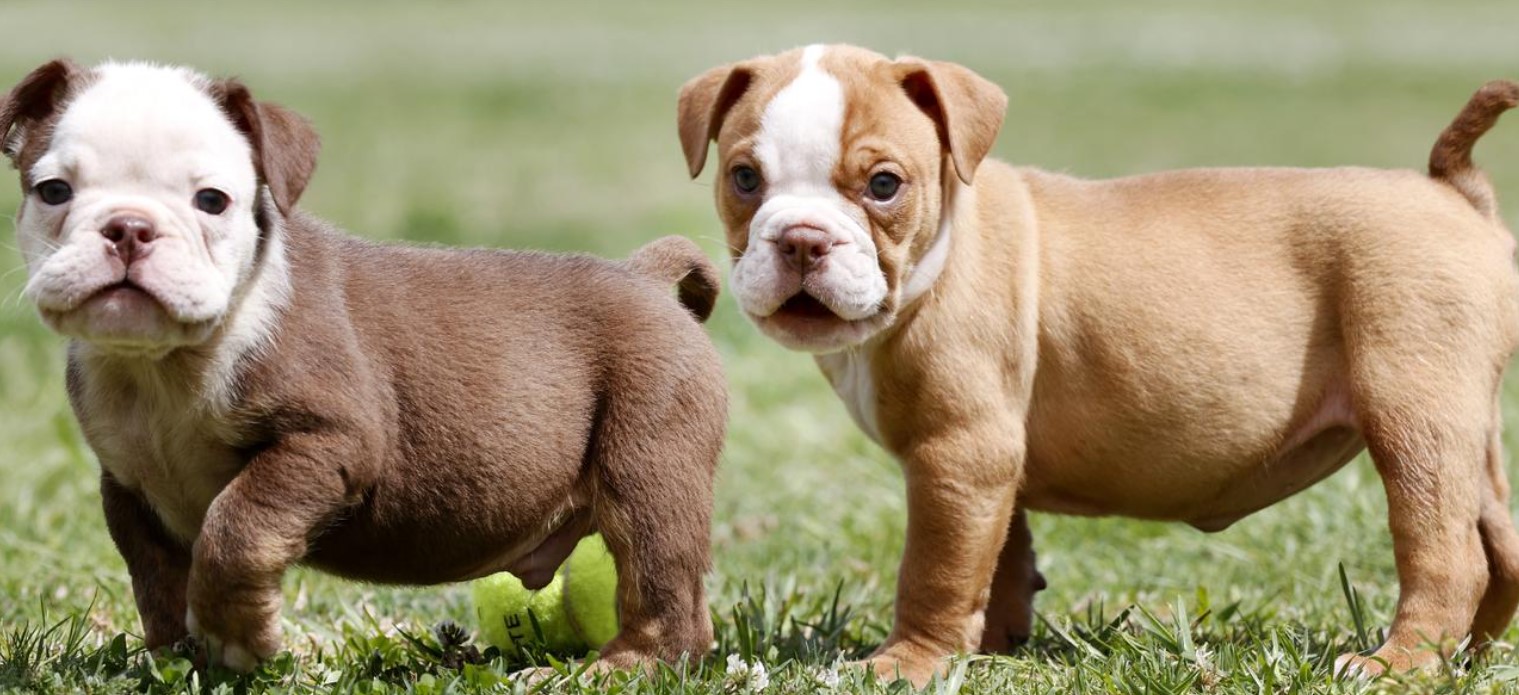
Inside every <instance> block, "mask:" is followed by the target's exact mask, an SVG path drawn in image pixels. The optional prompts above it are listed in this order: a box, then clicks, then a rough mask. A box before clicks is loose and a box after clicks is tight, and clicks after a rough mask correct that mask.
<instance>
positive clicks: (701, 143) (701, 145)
mask: <svg viewBox="0 0 1519 695" xmlns="http://www.w3.org/2000/svg"><path fill="white" fill-rule="evenodd" d="M753 79H754V72H753V70H751V69H750V67H749V66H748V65H746V64H743V63H734V64H730V65H720V66H718V67H715V68H712V69H711V70H708V71H706V72H704V73H702V74H700V75H697V76H696V77H694V78H692V79H691V81H690V82H687V83H686V84H685V86H683V87H681V88H680V103H679V107H678V109H677V115H676V120H677V123H678V125H679V127H680V147H681V149H683V150H685V152H686V166H687V168H688V169H689V170H690V172H691V178H693V179H694V178H696V176H697V175H698V174H700V173H701V170H702V167H704V166H706V164H707V144H708V143H710V142H712V141H713V140H716V139H717V134H718V132H720V131H721V130H722V128H723V119H724V118H727V116H728V110H729V109H731V108H733V104H734V103H736V102H737V101H738V98H739V97H741V96H743V95H744V90H747V89H748V88H749V82H750V81H751V80H753Z"/></svg>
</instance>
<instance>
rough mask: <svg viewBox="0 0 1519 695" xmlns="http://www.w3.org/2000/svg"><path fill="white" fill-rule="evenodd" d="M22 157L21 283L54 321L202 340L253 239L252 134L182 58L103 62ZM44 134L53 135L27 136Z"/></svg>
mask: <svg viewBox="0 0 1519 695" xmlns="http://www.w3.org/2000/svg"><path fill="white" fill-rule="evenodd" d="M79 81H80V82H81V84H80V85H78V87H77V88H76V89H77V91H76V92H75V94H74V96H73V97H72V99H70V100H68V101H67V102H66V103H64V104H62V105H61V108H62V111H61V112H60V113H59V114H58V115H57V118H56V122H55V123H53V125H52V129H51V132H46V131H45V129H43V128H38V127H34V128H29V129H27V130H26V131H25V132H24V133H23V134H22V136H21V137H22V139H23V141H22V142H20V143H13V149H16V150H20V151H22V152H25V151H27V149H28V147H30V148H31V149H32V151H34V152H35V155H34V156H32V157H26V156H22V157H21V158H20V159H19V161H18V164H19V165H20V166H22V167H23V171H21V176H22V182H23V188H24V189H25V193H26V197H25V200H24V202H23V203H22V206H21V209H20V212H19V213H18V216H17V235H18V238H19V242H20V248H21V251H22V254H23V256H24V257H25V260H26V265H27V270H28V274H29V279H28V282H27V285H26V290H25V294H26V296H27V297H28V298H29V299H30V300H31V301H33V302H34V303H35V304H36V305H37V308H38V310H39V311H40V312H41V314H42V316H43V318H44V320H45V321H46V322H47V323H48V325H49V326H51V327H52V328H53V329H54V330H56V331H58V332H59V333H61V334H63V335H65V336H68V337H70V338H75V339H78V340H81V341H85V342H87V343H90V344H92V345H94V346H96V347H98V348H100V349H102V350H106V351H110V352H122V353H134V354H147V355H154V354H162V353H164V352H166V351H168V350H171V349H173V348H175V347H178V346H183V345H191V344H197V343H199V342H202V341H204V340H205V339H206V338H207V337H208V336H209V335H210V333H211V332H212V330H213V329H214V328H215V327H216V326H217V325H218V324H219V323H220V322H221V320H222V319H223V317H224V316H225V315H226V314H227V312H228V310H229V306H231V304H232V303H233V300H234V293H235V292H236V291H237V288H238V287H239V285H240V284H241V282H242V280H243V279H244V278H245V277H246V276H247V275H248V273H249V272H250V270H251V268H252V266H253V263H254V257H255V253H256V250H257V247H258V239H259V229H258V225H257V223H256V222H255V217H254V201H255V198H256V193H257V190H258V183H257V179H256V175H255V171H254V166H253V152H252V150H251V147H250V145H249V143H248V140H247V139H246V138H245V136H244V135H243V134H242V133H241V132H239V130H238V129H237V128H236V127H234V125H233V124H232V121H231V120H230V119H229V117H228V116H227V115H226V114H225V113H224V112H223V111H222V109H221V107H220V106H219V105H218V104H217V102H216V101H215V100H214V99H213V98H212V96H211V95H210V93H209V91H208V90H209V89H210V86H211V82H210V80H208V79H207V78H206V77H204V76H202V75H200V74H197V73H195V72H192V71H190V70H187V69H184V68H169V67H159V66H152V65H144V64H106V65H102V66H100V67H98V68H95V69H94V70H92V71H90V72H89V73H88V74H87V76H86V77H85V78H84V79H82V80H79ZM31 138H47V141H46V143H45V145H43V144H41V143H38V142H28V141H29V140H30V139H31Z"/></svg>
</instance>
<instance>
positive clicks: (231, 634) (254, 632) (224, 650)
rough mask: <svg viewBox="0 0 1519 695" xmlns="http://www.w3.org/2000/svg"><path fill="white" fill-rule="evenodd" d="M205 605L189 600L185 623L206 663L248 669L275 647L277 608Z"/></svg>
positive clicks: (240, 671)
mask: <svg viewBox="0 0 1519 695" xmlns="http://www.w3.org/2000/svg"><path fill="white" fill-rule="evenodd" d="M207 608H208V607H207V606H205V605H201V604H200V602H197V601H193V600H192V601H191V605H190V608H189V610H188V611H186V614H185V627H187V628H188V629H189V631H190V635H191V636H192V637H194V638H195V639H196V640H198V641H199V642H200V644H201V645H203V646H204V647H205V650H206V657H207V661H208V663H209V664H220V665H223V666H226V667H227V668H230V669H232V670H234V671H237V672H238V673H248V672H249V671H252V670H253V669H255V668H257V667H258V665H259V663H261V662H262V661H263V660H265V659H267V658H269V657H271V656H274V654H275V653H276V652H278V651H279V649H280V625H279V614H278V612H274V613H267V612H262V611H239V610H236V607H235V606H232V605H228V604H223V605H220V606H215V607H210V608H211V609H210V610H206V609H207ZM198 609H199V610H201V611H205V612H203V613H198V612H197V610H198Z"/></svg>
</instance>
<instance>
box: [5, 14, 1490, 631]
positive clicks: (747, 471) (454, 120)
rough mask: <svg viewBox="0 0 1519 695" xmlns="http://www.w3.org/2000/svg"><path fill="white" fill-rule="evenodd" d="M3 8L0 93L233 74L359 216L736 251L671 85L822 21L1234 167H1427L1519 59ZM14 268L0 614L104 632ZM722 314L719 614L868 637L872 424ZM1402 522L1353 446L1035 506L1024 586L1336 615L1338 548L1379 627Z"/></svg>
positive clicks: (610, 24)
mask: <svg viewBox="0 0 1519 695" xmlns="http://www.w3.org/2000/svg"><path fill="white" fill-rule="evenodd" d="M0 30H3V33H4V35H5V37H6V38H5V40H4V41H0V85H9V84H13V83H14V82H15V81H16V80H18V79H20V77H21V76H22V75H24V74H25V73H26V72H27V71H28V70H30V69H31V68H32V67H34V66H35V65H37V64H39V63H41V62H42V61H44V60H46V59H48V58H51V57H54V56H58V55H68V56H72V57H73V58H75V59H76V60H78V61H80V62H83V63H93V62H95V61H99V60H102V59H106V58H116V59H145V60H153V61H163V62H173V63H187V64H190V65H193V66H196V67H198V68H200V69H202V70H204V71H206V72H209V73H212V74H216V75H237V76H240V77H242V78H243V79H244V81H245V82H247V84H249V85H250V86H251V88H252V89H253V92H254V94H255V95H256V96H258V97H260V98H263V99H268V100H273V101H277V102H280V103H283V104H285V105H287V106H290V107H293V108H294V109H296V110H298V111H300V112H301V113H303V114H305V115H306V116H308V117H309V118H310V119H311V120H312V121H314V123H315V124H316V127H317V129H318V130H319V131H320V133H321V135H322V138H323V142H324V150H323V154H322V158H321V163H320V165H319V167H318V171H317V175H316V178H315V180H314V182H313V183H312V185H311V187H310V188H309V189H308V191H307V193H306V196H305V198H304V200H303V206H304V207H305V208H306V209H308V210H310V211H312V212H314V213H316V214H318V215H320V216H322V217H325V218H327V219H330V220H332V221H334V222H335V223H337V224H338V225H340V226H342V227H344V228H346V229H348V230H351V231H352V232H353V233H355V234H359V235H363V236H368V237H375V238H382V239H397V240H402V239H404V240H413V241H424V242H441V243H446V244H459V245H480V246H499V247H516V248H543V249H560V250H571V249H573V250H584V251H591V252H596V253H600V254H605V255H609V256H620V255H623V254H625V253H626V252H628V251H630V250H631V249H633V248H635V247H637V246H638V245H640V244H642V243H644V242H646V241H648V240H650V239H653V238H655V237H657V236H660V235H664V234H684V235H687V236H690V237H692V238H694V239H696V240H698V241H699V243H701V244H702V246H703V247H704V248H705V249H706V250H707V251H708V252H709V253H710V254H711V255H712V256H713V257H714V258H719V257H720V254H721V250H722V242H721V236H722V233H721V230H720V228H719V227H718V225H717V222H716V218H715V215H714V213H713V211H712V209H711V187H710V176H711V173H710V171H709V172H708V173H707V174H706V175H704V176H703V177H702V178H701V179H700V180H698V181H695V182H692V181H690V180H688V178H687V176H686V173H685V167H684V163H683V160H682V157H681V155H680V151H679V146H678V144H677V142H676V139H675V124H674V113H675V94H676V90H677V89H678V88H679V87H680V85H681V84H682V83H683V82H684V81H685V80H686V79H688V78H690V77H692V76H694V75H695V74H697V73H698V72H700V71H702V70H704V69H706V68H708V67H711V66H712V65H715V64H718V63H722V62H728V61H733V60H739V59H742V58H746V57H749V56H751V55H754V54H758V53H773V52H778V51H781V50H785V49H787V48H791V47H793V46H797V45H802V44H806V43H812V42H819V41H825V42H852V43H859V44H862V45H865V46H868V47H871V48H874V49H876V50H879V51H881V52H883V53H887V54H889V55H891V54H899V53H906V54H915V55H921V56H925V57H932V58H936V59H943V60H951V61H956V62H960V63H963V64H965V65H966V66H968V67H970V68H972V69H974V70H976V71H977V72H979V73H981V74H982V75H984V76H986V77H988V78H990V79H991V80H993V81H995V82H996V83H998V84H1000V85H1001V86H1002V87H1003V88H1004V89H1005V90H1006V91H1007V93H1008V95H1009V113H1008V116H1007V119H1006V125H1005V126H1004V129H1003V132H1002V134H1001V137H1000V139H999V140H998V142H997V146H996V149H995V155H996V156H999V157H1002V158H1004V159H1008V160H1011V161H1014V162H1018V163H1022V164H1031V165H1037V166H1041V167H1046V168H1049V169H1054V170H1059V171H1064V172H1068V173H1072V174H1076V175H1082V176H1115V175H1123V174H1129V173H1139V172H1146V171H1151V170H1155V169H1162V168H1172V167H1186V166H1200V165H1229V164H1251V165H1302V166H1322V165H1338V164H1361V165H1371V166H1385V167H1412V168H1422V167H1423V164H1424V162H1425V157H1426V156H1427V153H1428V149H1429V147H1430V145H1431V144H1432V143H1433V142H1434V138H1435V136H1436V135H1437V134H1438V133H1439V132H1440V130H1441V129H1442V128H1443V127H1444V126H1445V124H1446V123H1447V122H1448V121H1449V119H1450V118H1451V117H1452V116H1453V115H1454V114H1455V113H1456V111H1457V110H1458V109H1459V108H1460V107H1461V105H1462V104H1463V103H1464V102H1465V100H1466V98H1467V97H1468V96H1469V95H1470V94H1471V92H1472V91H1473V90H1474V89H1476V87H1477V86H1479V85H1480V84H1481V83H1482V82H1484V81H1485V80H1488V79H1491V78H1494V77H1500V76H1507V77H1511V78H1519V41H1516V40H1515V36H1516V34H1519V3H1515V2H1513V0H1461V1H1460V2H1441V3H1430V2H1414V1H1410V0H1391V1H1385V0H1384V1H1371V0H1356V1H1354V2H1323V1H1307V0H1291V1H1287V2H1270V3H1265V2H1261V3H1218V2H1207V1H1205V0H1166V1H1161V2H1147V3H1129V2H1093V1H1085V0H1078V1H1066V2H1054V1H1045V2H1025V3H1016V4H1015V3H1008V2H980V3H953V4H951V3H925V2H903V1H897V0H881V1H877V2H871V3H818V2H799V1H794V0H785V1H781V2H766V3H730V2H693V1H690V0H660V1H658V2H630V3H591V2H583V1H560V2H552V3H530V2H508V3H498V2H478V1H449V2H436V3H407V2H389V1H385V2H360V1H351V2H324V3H316V2H293V1H284V0H281V1H264V2H256V3H236V4H230V3H208V2H175V3H151V4H148V3H108V2H100V3H61V2H40V1H30V0H28V1H14V0H11V1H7V2H5V3H4V4H0ZM1509 119H1510V120H1508V121H1506V122H1502V123H1500V124H1499V126H1498V128H1497V129H1496V131H1495V132H1494V133H1493V134H1491V135H1489V136H1488V137H1487V139H1485V140H1484V141H1483V144H1482V145H1481V147H1480V148H1479V149H1478V152H1477V156H1478V160H1479V161H1480V162H1481V163H1482V164H1483V165H1485V166H1486V168H1487V169H1488V171H1489V172H1491V174H1492V177H1493V180H1494V182H1495V184H1496V187H1497V189H1498V192H1499V198H1500V200H1501V201H1503V202H1507V203H1508V204H1509V207H1508V208H1507V213H1506V218H1507V219H1508V220H1509V222H1510V224H1511V225H1512V224H1513V223H1514V222H1515V221H1516V219H1519V218H1516V215H1515V211H1519V116H1510V117H1509ZM9 180H10V181H14V179H13V178H11V179H9ZM17 196H18V187H17V186H16V185H15V184H14V183H5V184H4V185H0V210H3V211H5V214H7V215H9V214H12V213H13V211H14V210H15V208H16V203H17ZM1434 231H1436V230H1432V232H1434ZM1113 233H1114V234H1122V233H1123V230H1122V229H1117V228H1115V229H1114V230H1113ZM24 280H25V271H24V269H23V268H22V264H21V260H20V258H19V257H18V255H17V253H16V251H15V245H14V239H13V237H7V238H6V240H5V242H4V244H3V245H0V298H3V301H0V623H3V624H4V625H15V624H19V623H21V622H26V621H37V620H40V619H41V618H42V616H43V615H44V614H46V615H48V616H53V617H57V616H62V615H69V614H80V613H85V612H88V613H89V615H90V616H91V620H92V621H93V624H94V625H95V627H96V630H97V632H98V634H99V635H101V636H109V635H110V634H112V633H113V632H114V631H117V630H127V631H136V630H137V629H138V628H137V623H136V616H135V612H134V611H133V609H132V607H131V599H130V591H129V584H128V579H127V575H126V572H125V569H124V567H123V565H122V563H121V561H120V560H119V559H118V558H117V556H116V554H115V552H114V550H113V548H112V546H111V544H110V541H109V539H108V537H107V535H106V531H105V528H104V525H103V522H102V520H101V517H100V512H99V511H98V509H97V507H98V495H97V493H96V490H95V484H96V467H95V463H94V460H93V457H92V456H91V454H90V453H89V451H88V450H87V449H86V448H84V447H83V446H82V444H81V443H80V440H79V438H78V436H77V434H76V428H75V426H74V424H73V421H72V417H71V415H70V414H69V411H68V408H67V404H66V402H65V399H64V391H63V385H62V376H61V367H62V349H63V344H62V341H60V340H59V339H57V338H56V337H53V336H51V335H50V334H48V333H47V332H45V331H44V330H43V328H42V327H41V325H40V323H39V321H38V320H37V319H36V317H35V315H34V313H33V311H32V309H31V307H30V306H28V305H27V303H26V302H25V301H23V300H22V299H21V298H20V296H19V292H20V288H21V287H22V284H23V283H24ZM709 325H710V332H711V334H712V336H713V339H714V340H715V341H716V342H717V344H718V346H719V349H720V350H721V351H722V353H723V356H724V358H725V361H726V364H727V366H728V368H729V373H730V383H731V388H732V392H733V399H732V402H733V406H732V418H733V419H732V425H731V427H730V432H731V434H730V437H729V441H728V446H727V453H726V454H725V458H724V462H723V469H722V474H721V478H720V482H719V490H718V493H719V494H718V498H719V502H718V510H717V517H716V518H717V519H718V523H717V525H716V527H715V529H714V542H715V544H716V553H715V562H716V566H715V568H714V572H713V574H712V576H711V579H710V582H709V584H710V586H711V587H712V589H713V605H714V609H716V610H718V611H720V612H721V611H726V610H727V609H728V608H730V607H731V606H732V605H733V604H734V603H735V602H737V601H738V600H739V596H740V594H741V592H742V591H743V587H744V585H745V583H746V582H747V583H748V584H749V585H750V586H751V587H765V588H767V590H769V591H772V592H774V593H775V594H777V595H787V596H796V597H799V600H804V601H811V600H825V599H827V598H828V597H829V596H831V595H832V593H833V591H834V590H835V588H836V587H837V586H840V585H842V587H843V589H842V598H843V600H844V601H846V602H847V603H848V604H849V605H850V606H851V607H853V608H854V610H855V611H856V620H855V622H854V623H853V625H854V628H855V629H857V630H858V631H859V632H860V635H861V639H863V640H865V641H866V642H869V641H870V640H879V639H880V638H881V637H882V636H883V635H884V630H885V629H886V627H887V626H888V625H889V624H890V619H891V613H890V606H891V591H892V587H893V585H894V581H895V572H896V569H895V565H896V561H897V558H898V557H899V554H900V551H901V546H902V525H903V519H904V517H903V496H902V490H901V477H900V474H899V473H898V472H897V469H896V464H895V463H894V462H893V461H891V460H890V458H889V457H888V456H886V455H885V454H883V453H882V452H880V451H878V450H877V449H875V448H874V447H873V446H871V445H870V444H869V443H868V442H867V441H866V440H865V438H864V437H863V436H862V435H861V434H859V433H858V432H857V430H856V428H855V427H854V425H853V424H852V423H851V422H850V420H849V418H848V416H847V415H846V413H845V411H844V409H843V407H842V406H841V405H840V404H839V403H838V402H837V401H836V399H835V398H834V397H833V396H832V394H831V392H830V391H828V389H827V387H826V385H825V383H824V381H823V379H822V377H821V376H820V375H818V374H817V372H816V369H815V368H814V367H813V365H812V363H811V360H810V359H809V358H808V357H806V356H804V355H799V354H794V353H789V352H786V351H784V350H782V349H781V348H779V347H777V346H775V345H774V344H772V343H770V342H768V341H766V340H764V339H762V338H760V337H759V336H758V334H757V333H756V332H755V331H754V330H753V329H752V328H751V327H750V326H748V325H747V324H746V323H745V322H744V321H743V319H742V318H741V317H740V316H739V315H738V312H737V310H736V307H734V306H733V305H732V303H731V301H730V300H729V299H727V298H726V297H725V298H724V301H723V303H722V304H721V305H720V306H719V309H718V312H717V315H716V317H715V318H714V319H713V321H712V322H711V324H709ZM1515 403H1519V401H1510V403H1509V404H1508V405H1509V406H1513V405H1514V404H1515ZM1510 410H1511V412H1512V408H1510ZM1384 514H1385V510H1384V502H1383V498H1382V493H1381V490H1380V485H1379V482H1378V480H1377V479H1376V476H1375V473H1374V471H1373V470H1372V469H1371V467H1370V466H1369V465H1368V464H1366V463H1365V462H1364V461H1361V462H1358V463H1357V464H1355V465H1352V466H1351V467H1349V468H1348V469H1347V470H1346V471H1344V472H1343V473H1341V474H1340V475H1339V476H1337V477H1335V478H1334V479H1332V480H1330V481H1328V482H1327V483H1325V484H1322V485H1320V486H1318V487H1317V488H1315V489H1313V490H1311V491H1309V492H1308V493H1305V494H1303V495H1300V496H1298V497H1296V498H1294V499H1292V500H1290V501H1288V502H1286V503H1284V504H1282V505H1280V506H1278V507H1275V508H1273V509H1271V510H1268V511H1266V512H1264V513H1261V514H1259V515H1257V516H1255V517H1253V518H1250V519H1247V520H1245V521H1243V522H1241V523H1240V524H1238V525H1237V526H1236V527H1234V528H1233V529H1230V530H1229V531H1227V532H1224V533H1221V534H1217V535H1213V536H1207V535H1204V534H1201V533H1198V532H1196V531H1193V530H1191V529H1190V528H1186V527H1180V526H1168V525H1159V524H1149V523H1138V522H1130V521H1122V520H1090V519H1074V518H1054V517H1046V516H1040V517H1037V518H1036V519H1035V521H1034V527H1035V535H1036V547H1037V549H1038V551H1039V557H1040V563H1041V566H1042V568H1043V570H1044V572H1045V574H1046V575H1047V576H1048V577H1049V580H1050V585H1051V588H1050V590H1049V591H1047V592H1045V593H1044V594H1042V595H1041V596H1040V599H1039V604H1038V607H1039V609H1040V610H1041V612H1043V613H1045V614H1046V615H1047V616H1052V617H1057V618H1058V617H1060V616H1077V615H1082V614H1084V612H1085V611H1088V610H1095V608H1094V607H1095V606H1103V607H1104V608H1103V609H1102V610H1105V611H1106V612H1107V613H1108V614H1111V613H1113V612H1115V611H1116V610H1117V609H1118V608H1121V607H1122V606H1125V605H1128V604H1130V603H1133V602H1139V603H1140V604H1141V605H1145V606H1149V607H1151V608H1153V609H1155V610H1157V611H1164V610H1165V608H1166V606H1168V605H1170V604H1172V603H1173V602H1175V601H1177V600H1179V599H1184V600H1185V601H1186V602H1187V603H1189V604H1190V603H1194V602H1195V603H1201V604H1211V605H1215V606H1217V605H1223V604H1225V603H1230V602H1238V604H1239V610H1240V611H1242V612H1243V613H1247V614H1250V615H1255V616H1259V617H1260V618H1261V619H1262V620H1267V621H1280V622H1282V623H1284V624H1290V625H1301V626H1305V629H1324V630H1327V631H1329V633H1330V634H1337V635H1342V636H1343V635H1344V634H1345V632H1346V631H1349V630H1351V628H1350V627H1349V614H1348V612H1347V610H1346V608H1345V602H1344V599H1343V597H1342V596H1341V594H1340V589H1339V580H1338V576H1337V574H1336V567H1337V565H1338V563H1341V562H1343V563H1345V565H1346V567H1347V569H1348V570H1349V571H1350V574H1351V576H1352V578H1353V579H1354V580H1355V581H1356V582H1357V585H1358V586H1359V587H1360V588H1361V589H1362V591H1363V593H1364V594H1365V597H1366V599H1367V601H1368V605H1369V607H1370V609H1371V611H1372V617H1373V623H1374V624H1375V625H1385V623H1386V621H1387V620H1388V618H1389V617H1390V613H1391V606H1392V601H1393V599H1394V598H1395V595H1396V594H1395V592H1396V584H1395V580H1394V576H1393V572H1392V567H1393V564H1392V562H1393V558H1392V553H1391V548H1390V545H1389V543H1388V538H1387V533H1386V521H1385V516H1384ZM444 618H453V619H456V620H460V621H461V622H467V621H468V620H469V618H470V616H469V607H468V604H467V600H466V598H465V592H464V591H463V590H462V589H461V588H459V587H442V588H424V589H394V588H386V587H376V586H367V585H360V584H353V583H347V582H341V581H337V580H333V579H330V578H327V577H323V576H321V575H318V574H316V573H312V572H305V571H297V572H293V573H292V574H291V575H290V577H289V578H288V581H287V610H286V621H287V635H288V637H289V642H290V644H291V645H292V647H294V648H297V649H301V648H310V647H311V646H312V645H319V644H322V643H323V641H324V640H330V639H333V637H334V636H335V635H338V634H340V632H341V630H342V626H344V625H361V626H362V625H374V624H376V623H378V624H379V626H380V627H381V628H382V629H383V628H384V627H386V626H388V625H389V624H390V623H392V622H394V623H404V624H424V625H425V624H431V623H433V622H436V621H437V620H441V619H444ZM1511 634H1513V633H1511ZM303 645H304V646H303ZM1034 658H1035V659H1037V658H1038V657H1037V656H1036V657H1034Z"/></svg>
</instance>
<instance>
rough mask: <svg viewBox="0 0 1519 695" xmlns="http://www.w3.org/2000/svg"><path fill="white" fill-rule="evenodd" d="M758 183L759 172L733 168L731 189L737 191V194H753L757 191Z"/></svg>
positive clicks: (750, 168) (751, 169)
mask: <svg viewBox="0 0 1519 695" xmlns="http://www.w3.org/2000/svg"><path fill="white" fill-rule="evenodd" d="M760 183H761V180H760V175H759V172H758V171H755V170H754V167H744V166H741V167H734V168H733V187H734V188H736V189H738V192H739V193H753V192H755V191H757V190H759V187H760Z"/></svg>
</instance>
